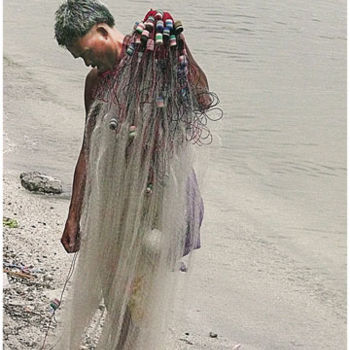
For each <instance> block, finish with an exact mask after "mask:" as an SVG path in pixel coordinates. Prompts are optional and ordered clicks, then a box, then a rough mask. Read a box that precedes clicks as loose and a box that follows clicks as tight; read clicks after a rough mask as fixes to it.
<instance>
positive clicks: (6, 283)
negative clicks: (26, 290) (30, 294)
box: [2, 273, 11, 289]
mask: <svg viewBox="0 0 350 350" xmlns="http://www.w3.org/2000/svg"><path fill="white" fill-rule="evenodd" d="M2 284H3V289H8V288H11V285H10V282H9V280H8V278H7V274H6V273H3V274H2Z"/></svg>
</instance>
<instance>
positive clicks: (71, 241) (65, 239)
mask: <svg viewBox="0 0 350 350" xmlns="http://www.w3.org/2000/svg"><path fill="white" fill-rule="evenodd" d="M61 243H62V245H63V247H64V249H65V250H66V252H67V253H75V252H77V251H78V250H79V248H80V226H79V221H77V220H71V219H69V218H68V219H67V221H66V226H65V227H64V231H63V234H62V238H61Z"/></svg>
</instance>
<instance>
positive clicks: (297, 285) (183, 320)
mask: <svg viewBox="0 0 350 350" xmlns="http://www.w3.org/2000/svg"><path fill="white" fill-rule="evenodd" d="M106 3H107V4H108V5H109V7H110V8H111V10H112V13H113V14H115V15H116V18H117V23H118V25H119V26H120V28H121V31H122V32H123V33H127V32H129V31H130V29H131V27H132V25H133V23H134V21H135V20H136V19H138V18H141V17H142V15H143V14H144V13H145V12H146V11H147V10H148V8H150V7H152V6H154V4H151V2H149V1H146V2H145V3H142V4H141V3H140V2H136V3H133V4H129V3H128V4H127V3H126V2H125V1H121V2H120V3H114V2H113V1H106ZM58 4H59V1H56V0H55V1H52V2H50V3H48V2H45V1H43V0H37V1H32V2H25V3H23V2H20V1H19V0H14V1H11V2H9V1H8V2H5V3H4V197H3V204H4V213H3V215H4V217H6V218H10V219H15V220H16V221H17V223H18V227H15V228H12V227H9V226H4V240H3V242H4V243H3V258H4V259H3V260H4V271H5V273H6V276H7V278H8V286H7V287H6V289H5V290H4V346H5V347H4V349H11V350H12V349H13V350H22V349H41V345H42V343H43V341H44V337H45V332H46V330H47V327H48V323H49V318H50V302H51V301H52V300H53V299H54V298H59V296H60V293H61V290H62V287H63V284H64V281H65V279H66V276H67V273H68V270H69V266H70V263H71V260H72V255H68V254H67V253H65V251H64V249H63V247H62V246H61V244H60V237H61V234H62V231H63V228H64V224H65V220H66V216H67V213H68V207H69V200H70V195H71V186H72V179H73V173H74V166H75V163H76V160H77V157H78V153H79V150H80V147H81V142H82V135H83V127H84V118H85V116H84V108H83V86H84V79H85V75H86V74H87V72H88V70H87V68H86V67H84V66H83V63H82V61H81V60H80V61H79V60H73V59H72V57H71V56H70V55H69V53H67V52H65V51H64V50H63V49H62V48H58V47H57V44H56V43H55V41H54V39H53V14H54V11H55V10H56V8H57V6H58ZM159 6H164V8H168V9H170V10H171V11H173V12H174V13H175V14H177V15H178V16H179V17H181V18H182V19H183V23H184V25H186V35H187V33H188V40H189V43H190V45H191V48H193V53H194V55H195V57H196V59H197V60H198V62H199V63H200V64H201V66H202V67H203V69H204V71H205V72H206V74H207V76H208V80H209V82H210V86H211V89H213V90H214V91H215V92H216V93H217V94H218V95H219V96H220V98H221V103H222V105H221V106H222V108H223V109H224V111H225V118H224V120H223V121H222V122H220V123H218V124H216V125H215V126H213V132H214V136H215V137H214V142H213V144H212V145H211V146H210V155H209V158H208V162H207V164H206V165H207V168H208V169H207V175H206V178H205V180H204V182H203V184H202V187H201V191H202V194H203V198H204V202H205V218H204V222H203V228H202V232H201V234H202V248H201V249H199V250H198V251H196V252H195V253H194V256H193V264H192V266H193V268H192V270H191V271H190V272H188V273H187V274H182V275H180V290H179V293H178V297H177V299H176V300H175V302H174V305H175V309H174V312H173V320H172V322H171V324H170V325H169V344H172V345H169V344H168V345H165V347H164V349H166V350H172V349H184V350H185V349H186V350H189V349H191V350H194V349H196V350H197V349H198V350H199V349H212V350H221V349H222V350H226V349H231V350H232V349H238V348H240V349H242V350H265V349H266V350H290V349H298V350H299V349H303V350H304V349H305V350H323V349H325V350H326V349H327V350H328V349H336V350H342V349H346V127H345V126H346V98H345V96H346V76H345V73H346V60H345V57H346V32H345V28H346V26H345V23H346V21H345V15H344V13H345V10H344V9H345V6H346V4H345V2H342V1H341V2H340V3H338V4H329V3H327V2H326V1H320V2H317V4H316V5H315V6H313V5H312V4H311V3H310V5H309V4H305V3H304V2H302V1H296V2H291V1H287V2H286V3H284V4H283V6H282V5H281V4H280V3H279V2H277V1H271V3H269V4H268V5H266V6H264V7H263V6H261V5H260V4H258V2H256V1H253V2H250V3H249V4H248V3H246V2H243V1H238V3H237V4H235V5H233V4H232V3H231V2H230V1H228V0H225V1H223V2H220V4H216V5H215V4H211V3H209V2H208V3H206V4H205V6H204V4H198V3H195V4H194V5H193V7H191V8H188V10H186V11H184V8H185V7H186V3H185V2H184V1H180V2H179V3H178V4H172V5H171V7H170V8H169V5H167V4H165V2H163V1H160V4H159ZM198 13H201V14H202V16H203V18H205V20H206V21H213V22H214V23H218V24H219V25H218V26H217V27H215V26H214V28H212V30H211V31H210V32H207V36H203V35H202V32H201V30H202V29H201V28H199V27H198V26H197V25H196V24H195V23H193V21H192V18H193V17H194V16H195V15H196V14H198ZM43 18H45V20H43ZM18 21H20V22H21V26H18ZM204 37H205V38H204ZM206 40H210V41H212V42H213V43H214V44H213V47H215V49H214V50H209V49H208V45H207V42H206ZM34 42H36V43H40V44H33V43H34ZM286 43H288V44H286ZM228 77H229V78H228ZM24 171H41V172H42V173H45V174H47V175H50V176H54V177H57V178H58V179H60V180H61V181H62V185H63V193H62V194H61V195H43V194H35V193H32V192H29V191H27V190H26V189H24V188H23V187H22V186H21V183H20V178H19V176H20V174H21V173H22V172H24ZM23 271H24V272H23ZM23 274H24V275H23ZM183 310H186V313H184V312H183ZM59 320H60V319H59V312H58V313H57V317H56V320H53V321H52V329H50V335H51V337H50V339H49V342H51V343H54V341H55V339H56V338H55V336H56V333H57V330H56V327H55V326H56V321H57V322H59ZM210 334H211V336H210ZM88 344H89V341H88V340H87V345H86V346H87V347H86V349H93V347H89V345H88ZM239 344H240V345H241V346H240V347H239ZM45 349H48V347H45ZM156 350H158V349H156ZM159 350H163V349H159Z"/></svg>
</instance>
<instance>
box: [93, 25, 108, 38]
mask: <svg viewBox="0 0 350 350" xmlns="http://www.w3.org/2000/svg"><path fill="white" fill-rule="evenodd" d="M96 31H97V33H99V34H101V35H102V36H103V37H104V38H105V39H107V38H108V30H107V29H106V28H105V27H104V25H103V23H101V24H98V25H97V28H96Z"/></svg>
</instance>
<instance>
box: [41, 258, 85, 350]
mask: <svg viewBox="0 0 350 350" xmlns="http://www.w3.org/2000/svg"><path fill="white" fill-rule="evenodd" d="M78 253H79V252H75V253H74V256H73V258H72V262H71V265H70V268H69V271H68V274H67V277H66V280H65V282H64V285H63V288H62V291H61V295H60V299H59V306H58V308H57V309H54V310H53V312H52V314H51V316H50V320H49V324H48V326H47V331H46V333H45V337H44V341H43V344H42V346H41V348H40V350H43V349H44V348H45V344H46V340H47V337H48V335H49V331H50V326H51V323H52V319H53V318H54V317H55V314H56V311H57V310H59V309H60V308H61V305H62V299H63V294H64V292H65V290H66V288H67V284H68V282H69V280H70V279H71V277H72V275H73V272H74V269H75V263H76V260H77V257H78ZM58 342H59V340H58V341H57V342H56V344H54V345H53V346H51V347H50V349H49V350H52V349H54V348H55V347H56V345H57V344H58Z"/></svg>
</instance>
